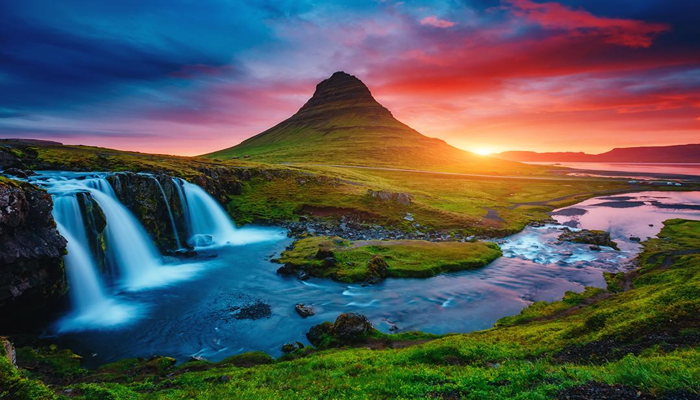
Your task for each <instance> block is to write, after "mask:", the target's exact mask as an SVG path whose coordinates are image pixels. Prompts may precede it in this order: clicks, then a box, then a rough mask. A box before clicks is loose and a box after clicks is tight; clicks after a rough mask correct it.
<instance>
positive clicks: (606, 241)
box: [559, 229, 620, 250]
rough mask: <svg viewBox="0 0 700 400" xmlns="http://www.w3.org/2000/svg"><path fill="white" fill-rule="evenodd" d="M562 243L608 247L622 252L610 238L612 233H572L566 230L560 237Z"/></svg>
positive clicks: (589, 231) (588, 231)
mask: <svg viewBox="0 0 700 400" xmlns="http://www.w3.org/2000/svg"><path fill="white" fill-rule="evenodd" d="M559 241H560V242H574V243H584V244H590V245H593V246H608V247H612V248H613V249H615V250H620V249H619V248H618V247H617V243H615V242H613V241H612V239H611V238H610V233H608V232H604V231H597V230H588V229H582V230H580V231H572V230H569V229H565V230H564V233H562V234H561V235H559Z"/></svg>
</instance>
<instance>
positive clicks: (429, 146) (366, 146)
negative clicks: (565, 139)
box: [205, 72, 534, 172]
mask: <svg viewBox="0 0 700 400" xmlns="http://www.w3.org/2000/svg"><path fill="white" fill-rule="evenodd" d="M244 156H249V157H250V159H251V161H261V162H268V163H313V164H333V165H335V164H343V165H358V166H379V167H392V168H412V169H430V170H440V171H470V172H475V171H479V172H503V171H506V170H508V171H513V170H516V169H518V170H521V169H524V170H533V169H531V167H523V166H522V165H521V164H515V163H511V162H507V161H503V160H498V159H494V158H490V157H483V156H479V155H476V154H473V153H470V152H467V151H464V150H460V149H458V148H456V147H453V146H450V145H449V144H447V143H445V142H444V141H443V140H440V139H434V138H429V137H427V136H424V135H422V134H420V133H419V132H417V131H416V130H414V129H412V128H410V127H409V126H407V125H406V124H404V123H402V122H400V121H398V120H397V119H396V118H394V116H393V115H392V114H391V112H390V111H389V110H388V109H386V108H385V107H384V106H382V105H381V104H379V102H377V100H375V99H374V97H373V96H372V93H371V92H370V90H369V89H368V88H367V86H365V84H364V83H363V82H362V81H361V80H359V79H358V78H356V77H355V76H353V75H349V74H347V73H345V72H336V73H334V74H333V75H332V76H331V77H330V78H328V79H326V80H324V81H322V82H321V83H319V84H318V85H317V86H316V91H315V93H314V95H313V97H311V99H310V100H309V101H307V102H306V104H304V106H303V107H301V108H300V109H299V111H297V113H296V114H294V115H293V116H291V117H290V118H288V119H286V120H285V121H282V122H281V123H279V124H277V125H276V126H274V127H272V128H270V129H268V130H266V131H265V132H262V133H260V134H258V135H256V136H253V137H251V138H250V139H247V140H245V141H244V142H242V143H240V144H239V145H236V146H234V147H231V148H228V149H225V150H220V151H217V152H215V153H211V154H206V155H205V157H210V158H218V159H226V158H231V157H244ZM533 171H534V170H533Z"/></svg>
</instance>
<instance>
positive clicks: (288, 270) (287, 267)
mask: <svg viewBox="0 0 700 400" xmlns="http://www.w3.org/2000/svg"><path fill="white" fill-rule="evenodd" d="M277 273H278V274H279V275H286V276H289V275H294V274H296V273H297V268H295V267H294V266H293V265H292V264H284V265H283V266H281V267H279V268H277Z"/></svg>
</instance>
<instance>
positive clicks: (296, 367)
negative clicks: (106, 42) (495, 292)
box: [0, 220, 700, 399]
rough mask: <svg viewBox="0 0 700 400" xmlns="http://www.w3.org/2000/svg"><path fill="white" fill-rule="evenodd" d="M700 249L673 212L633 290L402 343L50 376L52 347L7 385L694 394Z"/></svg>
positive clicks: (233, 394) (118, 393) (204, 391)
mask: <svg viewBox="0 0 700 400" xmlns="http://www.w3.org/2000/svg"><path fill="white" fill-rule="evenodd" d="M698 249H700V222H698V221H683V220H671V221H667V222H666V224H665V227H664V229H663V230H662V232H661V234H660V237H659V238H658V239H651V240H649V241H648V242H646V243H645V244H644V252H643V253H642V255H641V256H640V263H641V265H640V266H641V269H640V270H639V271H638V272H636V273H634V274H631V275H628V276H627V277H623V278H624V279H623V280H625V279H629V280H630V284H631V285H632V288H631V289H630V290H628V291H624V292H620V293H610V292H604V291H601V290H595V289H588V290H587V291H586V292H584V293H583V294H573V293H570V294H567V296H566V298H565V299H564V300H563V301H561V302H555V303H535V304H534V305H533V306H531V307H530V308H528V309H526V310H524V311H523V313H522V314H521V315H519V316H515V317H509V318H506V319H504V320H501V321H500V322H499V324H498V325H497V327H496V328H493V329H489V330H486V331H481V332H475V333H472V334H463V335H452V336H447V337H442V338H438V339H435V340H432V341H429V342H427V343H424V340H425V338H424V337H421V338H422V339H424V340H421V341H418V342H417V343H420V344H417V345H415V346H411V347H407V348H402V349H387V350H370V349H367V348H363V347H361V345H360V347H356V348H342V349H331V350H324V351H314V350H312V349H309V348H305V349H302V350H298V351H297V353H294V354H292V355H291V356H285V357H283V358H282V359H279V360H272V359H270V358H269V357H267V356H265V355H264V354H261V353H249V354H246V355H241V356H236V357H237V358H236V357H234V358H232V359H229V360H225V361H224V362H222V363H215V364H212V363H207V362H202V361H197V362H191V363H185V364H183V365H180V366H173V365H172V361H171V360H169V359H165V358H156V359H153V360H150V361H147V360H142V361H138V360H131V361H129V360H125V361H122V362H120V363H117V364H112V365H107V366H104V367H102V368H100V369H98V370H96V371H90V372H88V371H84V370H82V369H80V368H77V369H76V368H73V367H63V368H57V369H58V371H59V372H54V373H50V372H47V371H50V370H51V369H50V368H48V366H50V365H54V366H55V365H56V358H57V357H58V354H59V353H60V350H57V349H54V350H49V352H48V353H47V354H45V355H44V357H46V360H47V361H46V362H45V363H44V364H41V362H37V356H36V355H34V356H33V358H32V359H31V361H32V362H33V363H34V364H32V366H33V370H32V372H30V371H27V370H20V371H19V372H18V371H16V370H14V369H12V368H10V367H9V366H8V363H7V360H6V359H4V358H1V359H0V371H2V374H3V377H2V378H0V379H1V380H0V383H2V384H3V389H4V388H5V387H9V389H10V391H12V390H14V389H13V388H20V389H21V390H17V391H15V392H12V393H13V394H14V395H15V396H16V397H17V398H55V397H61V396H66V395H67V394H66V393H67V392H66V390H70V396H71V397H74V398H86V399H88V398H89V399H93V398H100V399H132V398H144V399H186V398H201V399H221V398H239V399H280V398H284V399H308V398H320V399H336V398H348V399H370V398H371V399H374V398H378V399H389V398H443V399H453V398H455V399H456V398H468V399H483V398H500V399H549V398H556V397H558V396H560V395H561V394H562V392H563V391H565V390H571V388H575V389H576V390H586V388H591V387H592V388H601V387H606V386H605V385H615V387H618V388H631V389H633V393H635V394H636V393H637V392H641V393H642V394H644V395H648V396H658V397H663V396H677V397H676V398H696V397H697V396H698V395H699V394H700V348H699V347H698V344H699V343H700V342H699V340H700V328H699V327H700V252H699V251H698ZM660 254H661V255H664V257H663V258H661V257H660V256H658V255H660ZM667 257H672V259H671V261H666V260H667ZM419 337H420V336H419ZM23 351H26V350H23ZM35 354H40V352H39V353H35ZM20 358H21V357H20ZM64 359H66V360H67V361H66V362H70V363H72V362H73V361H71V360H72V359H71V358H70V357H68V356H64ZM21 363H22V361H21V360H20V364H21ZM70 365H72V364H70ZM42 368H43V369H42ZM54 368H56V367H54ZM42 380H43V382H50V384H49V385H48V387H50V389H52V390H53V391H54V393H47V390H46V385H45V384H44V383H42ZM8 382H9V384H10V386H7V384H8ZM4 390H7V389H4ZM35 394H36V397H31V396H34V395H35ZM42 396H45V397H42ZM647 398H651V397H647ZM669 398H673V397H669Z"/></svg>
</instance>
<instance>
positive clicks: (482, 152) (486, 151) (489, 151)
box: [472, 147, 493, 156]
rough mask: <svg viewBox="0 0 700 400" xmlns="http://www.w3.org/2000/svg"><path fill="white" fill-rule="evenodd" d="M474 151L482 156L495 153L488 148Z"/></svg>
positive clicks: (478, 148) (479, 148)
mask: <svg viewBox="0 0 700 400" xmlns="http://www.w3.org/2000/svg"><path fill="white" fill-rule="evenodd" d="M472 151H473V152H474V153H476V154H478V155H480V156H488V155H489V154H492V153H493V150H491V149H489V148H488V147H477V148H476V149H474V150H472Z"/></svg>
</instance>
